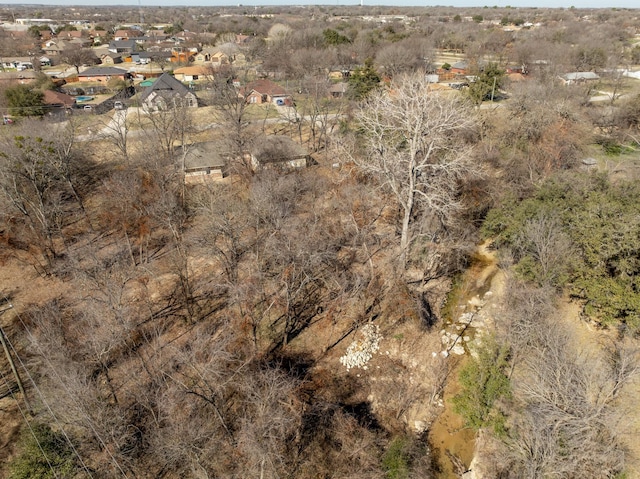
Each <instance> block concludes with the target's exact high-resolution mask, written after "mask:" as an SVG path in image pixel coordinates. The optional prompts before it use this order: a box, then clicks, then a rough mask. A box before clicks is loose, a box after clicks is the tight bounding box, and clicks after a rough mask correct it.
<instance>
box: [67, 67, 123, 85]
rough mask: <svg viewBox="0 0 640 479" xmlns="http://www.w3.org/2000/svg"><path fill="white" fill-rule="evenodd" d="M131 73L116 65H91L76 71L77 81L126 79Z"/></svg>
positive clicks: (103, 81) (104, 81)
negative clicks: (78, 71)
mask: <svg viewBox="0 0 640 479" xmlns="http://www.w3.org/2000/svg"><path fill="white" fill-rule="evenodd" d="M130 77H131V74H130V73H129V72H128V71H127V70H124V69H122V68H117V67H92V68H87V69H86V70H83V71H81V72H80V73H78V80H79V81H86V82H100V83H106V82H108V81H109V80H111V79H113V78H118V79H120V80H128V79H129V78H130Z"/></svg>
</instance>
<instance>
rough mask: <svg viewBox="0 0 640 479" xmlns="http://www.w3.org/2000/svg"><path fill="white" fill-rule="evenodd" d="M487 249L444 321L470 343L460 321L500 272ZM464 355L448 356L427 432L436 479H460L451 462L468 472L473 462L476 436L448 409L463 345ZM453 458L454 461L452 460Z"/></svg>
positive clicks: (468, 329)
mask: <svg viewBox="0 0 640 479" xmlns="http://www.w3.org/2000/svg"><path fill="white" fill-rule="evenodd" d="M488 246H489V243H487V242H485V243H483V244H481V245H479V246H478V248H477V250H476V253H475V254H474V256H473V260H472V264H471V267H470V268H469V269H468V270H467V271H466V272H465V273H464V274H463V276H462V278H461V281H460V282H459V284H458V286H457V287H456V290H455V291H454V292H453V294H452V295H451V301H452V304H451V305H450V307H448V308H447V311H448V314H447V316H446V317H445V320H444V326H443V329H444V330H445V331H449V332H451V333H452V334H461V335H464V336H465V337H467V338H469V340H471V341H472V340H473V338H474V336H475V334H476V328H475V327H474V326H473V325H470V326H467V323H468V321H461V319H462V318H465V317H466V316H465V313H471V312H475V311H476V309H477V306H474V304H475V305H477V303H478V301H479V300H481V299H486V298H488V296H486V293H487V292H488V291H490V290H491V291H492V285H493V283H494V279H495V278H496V275H497V273H498V271H499V270H498V265H497V261H496V259H495V256H494V254H493V253H492V252H491V251H488V249H487V248H488ZM492 292H493V291H492ZM495 299H496V297H495V295H493V296H491V299H489V300H488V301H495ZM485 307H486V306H485ZM463 328H464V329H463ZM460 339H462V338H460ZM465 352H466V353H465V354H464V355H462V356H454V355H451V356H449V359H450V360H451V361H452V365H453V369H452V371H451V373H450V375H449V380H448V381H447V385H446V387H445V390H444V395H443V396H444V397H443V399H444V401H443V402H444V407H443V410H442V412H441V413H440V415H439V416H438V418H437V419H436V421H435V422H434V423H433V424H432V426H431V428H430V430H429V441H430V443H431V447H432V450H433V453H434V457H435V460H436V462H437V464H438V466H439V469H440V472H439V474H438V475H437V477H438V478H439V479H455V478H459V477H460V476H459V475H458V474H457V473H456V467H455V465H454V464H453V461H456V460H458V461H459V462H460V463H461V464H462V465H463V466H464V468H465V469H468V468H469V465H470V464H471V460H472V459H473V454H474V448H475V433H474V432H473V431H472V430H471V429H466V428H464V424H463V421H462V418H461V417H460V416H458V415H457V414H456V413H455V412H453V409H452V405H451V398H452V397H453V396H455V395H456V394H457V393H458V391H459V389H460V385H459V383H458V371H459V368H460V367H461V366H462V365H463V364H464V363H465V361H466V360H467V357H468V348H467V346H466V345H465ZM452 457H454V459H453V460H452Z"/></svg>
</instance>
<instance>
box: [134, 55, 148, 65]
mask: <svg viewBox="0 0 640 479" xmlns="http://www.w3.org/2000/svg"><path fill="white" fill-rule="evenodd" d="M151 60H152V58H151V53H149V52H132V53H131V61H132V62H133V63H140V64H142V65H146V64H147V63H151Z"/></svg>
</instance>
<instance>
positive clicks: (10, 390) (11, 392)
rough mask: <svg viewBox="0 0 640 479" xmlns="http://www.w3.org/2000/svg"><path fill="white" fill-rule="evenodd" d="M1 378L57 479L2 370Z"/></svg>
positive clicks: (54, 474) (56, 475)
mask: <svg viewBox="0 0 640 479" xmlns="http://www.w3.org/2000/svg"><path fill="white" fill-rule="evenodd" d="M0 376H1V377H2V380H3V381H4V383H5V385H6V386H7V388H8V389H9V394H11V397H12V398H13V399H14V401H15V402H16V405H17V406H18V411H20V415H21V416H22V419H23V420H24V423H25V424H26V425H27V427H28V428H29V432H30V433H31V436H33V440H34V441H36V444H37V445H38V449H40V452H41V453H42V456H43V457H44V460H45V461H47V465H48V466H49V469H51V472H52V473H53V476H54V477H55V478H56V479H57V477H58V474H56V470H55V469H54V468H53V466H52V465H51V462H50V461H49V457H47V454H46V453H45V452H44V449H43V448H42V444H40V441H39V440H38V437H37V436H36V433H35V431H34V430H33V428H32V427H31V424H30V423H29V420H28V419H27V416H25V414H24V412H23V411H22V408H21V407H20V403H19V402H18V399H17V398H16V397H15V395H14V394H13V389H12V388H11V387H10V386H9V383H8V381H7V378H5V376H4V374H2V370H0Z"/></svg>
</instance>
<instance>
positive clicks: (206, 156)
mask: <svg viewBox="0 0 640 479" xmlns="http://www.w3.org/2000/svg"><path fill="white" fill-rule="evenodd" d="M176 155H177V158H178V161H179V162H180V163H181V164H182V168H183V169H184V181H185V183H198V182H204V181H210V180H220V179H222V178H224V177H225V176H227V160H226V157H225V155H223V154H222V153H221V151H220V143H219V142H217V141H204V142H201V143H194V144H191V145H185V146H184V147H179V148H177V149H176Z"/></svg>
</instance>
